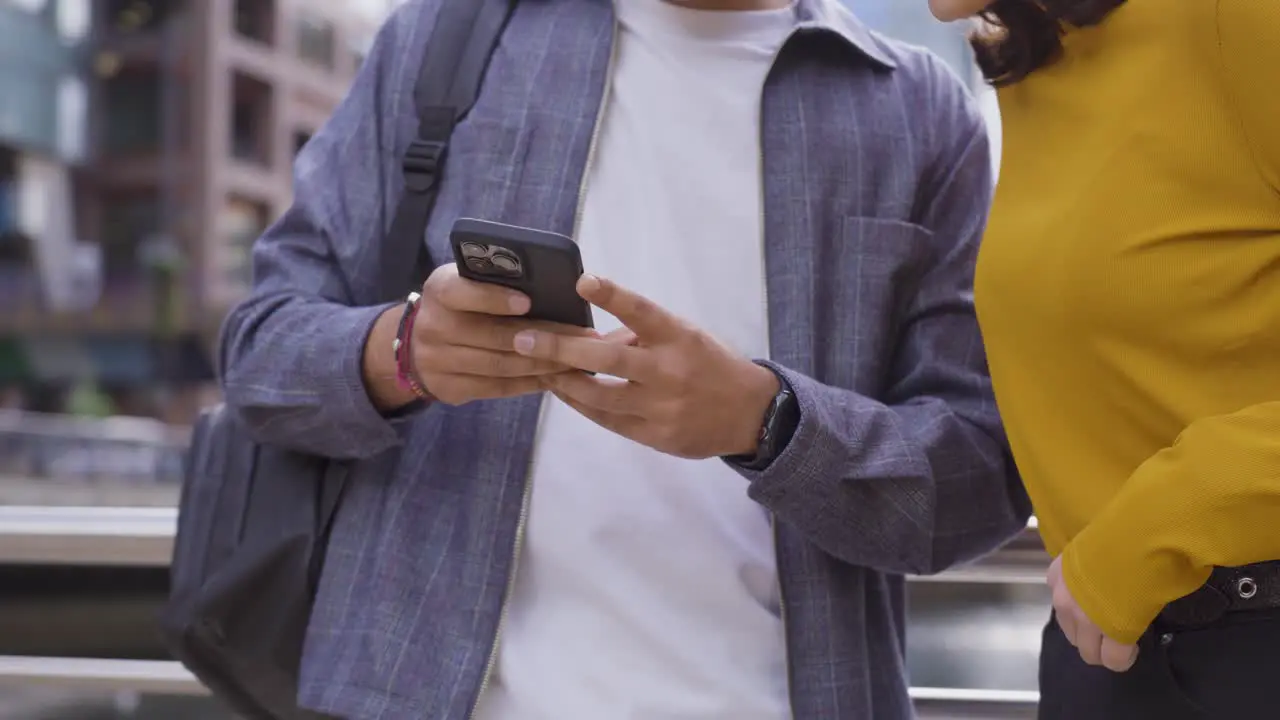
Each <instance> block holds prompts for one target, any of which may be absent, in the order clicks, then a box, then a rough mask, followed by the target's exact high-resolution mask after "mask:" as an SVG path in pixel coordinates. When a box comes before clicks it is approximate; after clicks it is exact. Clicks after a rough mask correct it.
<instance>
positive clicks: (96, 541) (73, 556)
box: [0, 505, 1049, 584]
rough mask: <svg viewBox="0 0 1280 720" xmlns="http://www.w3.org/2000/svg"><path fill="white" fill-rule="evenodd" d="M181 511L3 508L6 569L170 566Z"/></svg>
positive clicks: (1012, 574)
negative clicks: (17, 565) (16, 565)
mask: <svg viewBox="0 0 1280 720" xmlns="http://www.w3.org/2000/svg"><path fill="white" fill-rule="evenodd" d="M177 521H178V511H177V509H176V508H171V507H167V508H111V507H43V506H12V505H10V506H4V505H0V563H10V564H13V563H24V564H26V563H38V564H43V565H129V566H143V567H163V566H165V565H168V564H169V559H170V556H171V554H172V551H173V536H174V533H175V531H176V530H177ZM1048 565H1049V558H1048V555H1047V554H1045V552H1044V548H1043V546H1042V545H1041V544H1040V536H1039V534H1038V533H1037V532H1036V530H1035V526H1034V524H1032V525H1029V526H1028V527H1027V530H1026V531H1025V532H1024V533H1022V535H1020V536H1019V537H1017V538H1015V539H1014V540H1013V541H1011V542H1010V543H1009V544H1008V545H1006V546H1005V547H1004V548H1002V549H1001V550H998V551H996V552H995V553H992V554H991V555H988V556H986V557H985V558H982V559H981V560H978V561H977V562H974V563H971V564H969V565H965V566H961V567H958V568H953V569H951V570H948V571H946V572H943V573H940V574H938V575H931V576H911V577H910V578H909V579H910V580H911V581H912V582H952V583H955V582H966V583H1002V584H1043V583H1044V574H1045V570H1046V568H1047V567H1048Z"/></svg>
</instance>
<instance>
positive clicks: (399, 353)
mask: <svg viewBox="0 0 1280 720" xmlns="http://www.w3.org/2000/svg"><path fill="white" fill-rule="evenodd" d="M421 304H422V295H420V294H418V293H416V292H412V293H409V297H407V298H406V299H405V302H404V312H403V313H401V315H400V325H399V326H398V327H397V328H396V339H395V340H394V341H392V344H391V349H392V352H393V353H394V357H395V360H396V380H397V381H399V383H400V387H402V388H404V389H406V390H410V391H412V392H413V394H414V395H417V396H418V397H419V398H421V399H423V400H430V399H431V394H430V393H428V392H427V389H426V388H424V387H423V386H422V383H421V382H419V381H418V374H417V373H416V372H415V371H414V369H413V354H412V352H411V350H412V348H413V321H414V319H415V318H417V317H418V308H419V307H420V306H421Z"/></svg>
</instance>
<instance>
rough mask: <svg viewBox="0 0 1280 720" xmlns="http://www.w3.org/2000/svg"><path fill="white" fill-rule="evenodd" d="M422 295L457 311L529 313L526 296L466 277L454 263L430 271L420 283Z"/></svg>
mask: <svg viewBox="0 0 1280 720" xmlns="http://www.w3.org/2000/svg"><path fill="white" fill-rule="evenodd" d="M450 268H452V271H451V270H450ZM422 294H423V296H424V297H426V298H429V299H430V300H432V301H434V302H436V303H439V304H440V305H442V306H444V307H446V308H448V309H450V310H456V311H459V312H474V313H484V314H486V315H504V316H514V315H524V314H525V313H527V312H529V298H528V296H526V295H525V294H524V293H521V292H519V291H517V290H512V289H511V288H507V287H503V286H501V285H495V284H493V283H483V282H476V281H475V280H468V279H467V278H464V277H462V276H461V275H459V274H458V270H457V268H456V266H452V265H444V266H441V267H440V268H439V269H437V270H436V271H435V272H433V273H431V277H429V278H427V282H426V283H424V284H423V286H422Z"/></svg>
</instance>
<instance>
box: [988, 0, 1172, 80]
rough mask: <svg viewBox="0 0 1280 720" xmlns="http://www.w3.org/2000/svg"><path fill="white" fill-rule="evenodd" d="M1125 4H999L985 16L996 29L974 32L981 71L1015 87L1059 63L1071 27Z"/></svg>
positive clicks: (1077, 0)
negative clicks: (1037, 71) (1037, 72)
mask: <svg viewBox="0 0 1280 720" xmlns="http://www.w3.org/2000/svg"><path fill="white" fill-rule="evenodd" d="M1179 1H1181V0H1179ZM1124 3H1125V0H995V2H993V3H992V4H991V5H990V6H989V7H988V8H987V9H986V10H985V11H984V12H983V13H982V19H983V20H986V21H987V22H988V23H990V24H991V25H992V29H990V30H983V31H980V32H978V33H976V34H974V36H973V38H972V40H971V42H972V43H973V49H974V51H975V52H976V53H977V57H978V67H979V68H980V69H981V70H982V74H983V76H984V77H986V78H987V81H988V82H990V83H991V84H992V85H995V86H996V87H1002V86H1005V85H1012V84H1013V83H1016V82H1018V81H1019V80H1022V79H1023V78H1025V77H1026V76H1028V75H1030V74H1031V73H1033V72H1035V71H1036V70H1038V69H1040V68H1042V67H1044V66H1045V65H1048V64H1049V63H1051V62H1053V61H1054V60H1057V59H1058V56H1059V55H1061V54H1062V35H1063V33H1064V32H1065V31H1066V29H1067V28H1068V27H1089V26H1091V25H1097V24H1098V23H1100V22H1102V21H1103V20H1104V19H1105V18H1106V17H1107V15H1109V14H1111V11H1112V10H1115V9H1116V8H1118V7H1120V6H1121V5H1123V4H1124Z"/></svg>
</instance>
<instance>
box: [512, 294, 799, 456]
mask: <svg viewBox="0 0 1280 720" xmlns="http://www.w3.org/2000/svg"><path fill="white" fill-rule="evenodd" d="M578 294H580V295H581V296H582V297H583V298H584V299H586V300H587V301H588V302H590V303H591V304H593V305H595V306H597V307H599V308H600V309H602V310H604V311H605V312H608V313H609V314H611V315H613V316H614V317H616V318H618V320H620V321H621V322H622V323H623V324H624V325H625V326H626V328H627V329H628V330H630V332H631V333H633V334H634V341H632V342H627V341H626V340H622V341H619V339H618V338H616V337H612V336H611V337H610V338H606V339H601V338H592V337H585V336H582V335H580V334H578V335H573V334H566V333H562V332H559V331H558V330H553V329H548V328H535V329H530V330H527V331H523V332H520V333H519V334H518V335H516V336H515V338H514V344H513V345H512V347H514V348H515V349H516V351H517V352H519V353H520V354H521V355H524V356H525V357H527V358H529V359H530V360H536V361H538V362H544V363H545V362H550V363H555V364H557V365H567V366H569V367H573V368H578V369H580V370H586V371H590V372H596V373H601V374H604V375H611V376H613V378H603V377H592V376H590V375H587V374H584V373H560V374H544V375H542V376H541V377H540V378H539V382H540V383H541V384H542V385H543V386H544V387H546V388H547V389H548V390H550V391H552V392H553V393H555V395H556V397H558V398H560V399H561V400H562V401H563V402H565V403H566V404H567V405H569V406H571V407H573V408H574V409H575V410H577V411H578V412H580V413H582V414H583V415H585V416H586V417H588V418H590V419H591V420H592V421H594V422H596V423H597V424H599V425H601V426H603V427H605V428H607V429H609V430H611V431H613V432H616V433H618V434H619V435H622V436H624V437H627V438H630V439H632V440H635V441H636V442H638V443H641V444H643V445H647V446H649V447H651V448H653V449H655V450H658V451H660V452H664V453H667V454H670V455H676V456H678V457H685V458H708V457H716V456H719V455H751V454H754V453H755V450H756V444H757V440H758V435H759V432H760V425H761V423H762V422H763V420H764V413H765V410H766V409H767V408H768V406H769V403H770V402H771V401H772V400H773V397H774V395H776V394H777V393H778V389H779V386H778V379H777V377H775V376H774V374H773V373H772V372H771V371H770V370H768V369H767V368H763V367H760V366H759V365H756V364H755V363H753V362H751V361H750V360H748V359H746V358H743V357H740V356H738V355H737V354H735V353H734V352H733V351H731V350H730V349H729V348H727V347H725V346H724V345H723V344H721V343H720V342H718V341H717V340H715V339H714V338H712V337H711V336H710V335H707V334H706V333H704V332H702V331H700V330H698V329H697V328H695V327H692V326H691V325H689V324H688V323H687V322H685V321H683V320H681V319H680V318H677V317H675V316H674V315H672V314H671V313H669V312H667V311H666V310H664V309H662V308H660V307H658V306H657V305H656V304H654V303H653V302H652V301H650V300H648V299H646V298H643V297H641V296H640V295H637V294H636V293H633V292H631V291H629V290H626V289H624V288H621V287H618V286H617V285H615V284H614V283H612V282H610V281H608V280H604V279H601V278H597V277H594V276H591V275H584V276H583V277H582V279H581V280H580V281H579V282H578ZM619 378H620V379H619Z"/></svg>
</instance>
